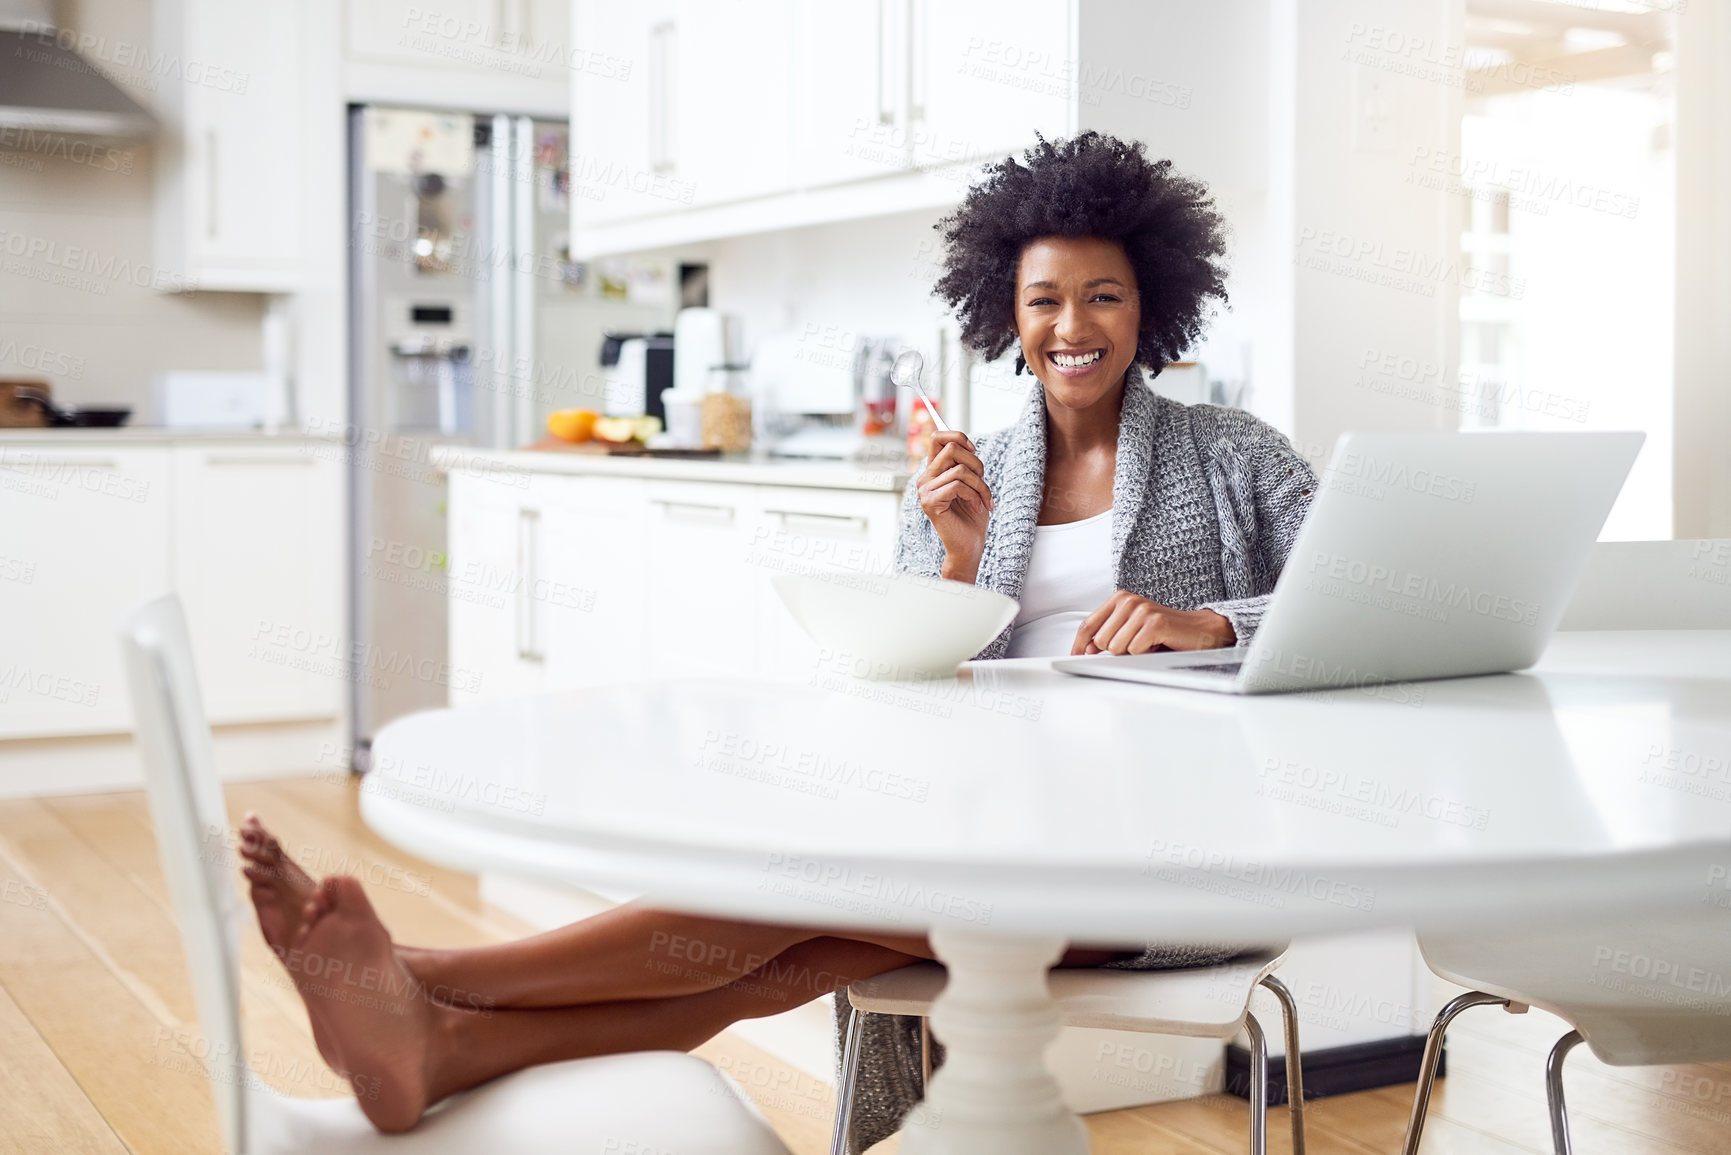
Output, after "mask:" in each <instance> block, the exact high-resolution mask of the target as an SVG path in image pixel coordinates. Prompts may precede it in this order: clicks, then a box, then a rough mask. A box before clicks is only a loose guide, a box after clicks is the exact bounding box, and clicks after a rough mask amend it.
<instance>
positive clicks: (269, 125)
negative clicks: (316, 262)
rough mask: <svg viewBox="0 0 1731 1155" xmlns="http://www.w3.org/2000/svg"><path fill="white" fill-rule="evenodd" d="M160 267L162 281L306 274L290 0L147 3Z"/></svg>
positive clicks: (260, 283)
mask: <svg viewBox="0 0 1731 1155" xmlns="http://www.w3.org/2000/svg"><path fill="white" fill-rule="evenodd" d="M152 8H153V18H154V30H155V44H154V46H153V48H154V52H155V53H156V55H157V56H158V57H160V58H161V59H162V60H164V61H172V62H174V65H175V69H174V74H173V75H172V76H167V77H164V78H163V79H164V83H162V84H161V85H160V86H158V87H157V89H156V93H157V100H156V105H155V108H156V111H157V113H158V115H159V116H161V117H162V119H163V121H164V131H163V132H162V134H161V135H160V136H159V137H158V145H157V150H156V155H155V169H156V198H155V233H156V238H155V239H156V262H155V263H156V269H155V270H153V272H152V275H153V283H155V284H156V286H157V287H159V288H163V289H169V290H190V289H228V290H239V291H250V292H284V291H290V290H293V289H295V288H296V287H297V286H298V285H299V284H300V283H301V280H302V271H303V260H304V255H303V254H304V252H305V238H304V227H303V220H302V209H301V204H302V196H301V189H300V182H301V180H302V179H303V176H304V173H305V171H306V159H307V156H308V150H307V146H306V140H305V133H306V129H307V123H306V117H307V102H306V100H304V99H303V94H302V88H303V73H304V72H305V71H306V68H305V65H306V55H307V53H308V52H309V51H311V46H310V45H309V44H308V42H307V33H306V22H305V21H304V20H303V19H302V18H301V16H300V14H299V13H298V11H297V8H296V6H295V5H292V4H261V5H251V4H225V3H220V2H219V0H155V3H154V4H153V5H152Z"/></svg>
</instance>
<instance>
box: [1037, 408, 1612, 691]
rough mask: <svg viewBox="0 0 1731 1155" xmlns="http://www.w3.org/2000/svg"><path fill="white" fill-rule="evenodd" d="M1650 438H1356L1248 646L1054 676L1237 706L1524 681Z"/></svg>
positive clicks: (1327, 483) (1340, 458)
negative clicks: (1261, 698) (1415, 685)
mask: <svg viewBox="0 0 1731 1155" xmlns="http://www.w3.org/2000/svg"><path fill="white" fill-rule="evenodd" d="M1645 437H1646V435H1645V434H1642V433H1498V432H1486V433H1346V434H1342V435H1341V438H1340V441H1339V442H1338V443H1337V444H1336V445H1335V447H1334V456H1333V457H1332V458H1331V459H1330V461H1329V465H1328V468H1327V470H1325V471H1324V473H1323V477H1322V479H1321V483H1320V485H1319V488H1318V492H1317V494H1316V498H1315V500H1314V501H1313V502H1312V504H1311V507H1310V513H1309V515H1308V516H1307V517H1306V518H1305V522H1304V526H1303V528H1302V529H1300V530H1299V533H1298V540H1297V541H1296V542H1295V543H1294V544H1293V547H1292V554H1291V556H1290V557H1288V558H1287V560H1286V567H1285V569H1283V570H1282V571H1281V574H1280V580H1279V581H1278V582H1277V583H1276V585H1275V587H1274V596H1273V598H1272V599H1271V600H1270V601H1269V605H1268V610H1267V613H1266V615H1265V616H1264V617H1263V619H1262V624H1261V626H1260V627H1259V628H1258V629H1257V631H1256V636H1255V637H1254V638H1253V639H1252V640H1251V642H1250V644H1249V645H1248V646H1240V647H1236V648H1233V649H1226V650H1194V651H1189V652H1177V653H1158V654H1138V655H1134V656H1130V657H1114V656H1110V655H1096V656H1094V657H1087V658H1065V659H1062V660H1059V661H1056V662H1053V663H1052V666H1053V668H1054V669H1057V670H1061V671H1063V672H1064V673H1066V674H1080V675H1082V676H1084V677H1090V678H1113V679H1118V680H1121V681H1128V682H1154V683H1158V684H1160V685H1168V686H1187V687H1192V688H1195V689H1200V690H1218V691H1222V692H1225V693H1231V694H1266V693H1277V692H1280V691H1285V690H1314V689H1322V688H1330V687H1351V686H1363V685H1372V684H1376V683H1382V682H1405V681H1412V680H1415V679H1420V678H1452V677H1461V676H1463V675H1468V674H1496V673H1502V672H1504V671H1508V670H1519V669H1524V668H1525V667H1527V666H1530V665H1532V664H1533V663H1534V662H1535V661H1537V660H1538V657H1539V654H1540V653H1541V652H1543V650H1544V648H1545V645H1546V643H1547V642H1548V641H1549V639H1550V636H1551V632H1552V631H1553V630H1554V629H1555V628H1556V625H1557V622H1558V621H1559V620H1560V619H1561V618H1562V616H1563V609H1564V607H1565V605H1566V603H1567V602H1568V599H1569V595H1570V593H1571V592H1572V591H1573V590H1574V587H1575V584H1576V582H1578V581H1579V580H1580V577H1581V573H1582V571H1583V570H1584V569H1585V567H1586V564H1587V556H1588V554H1589V552H1590V551H1591V550H1592V547H1593V542H1594V541H1595V540H1596V539H1597V538H1598V535H1599V530H1600V528H1601V527H1602V526H1603V525H1604V524H1605V518H1606V516H1607V515H1609V513H1610V512H1611V504H1612V502H1614V501H1615V500H1616V498H1617V494H1618V492H1619V491H1620V490H1621V489H1622V487H1623V480H1624V478H1626V477H1627V476H1628V474H1629V468H1630V467H1631V466H1632V465H1633V464H1634V462H1635V454H1636V453H1638V452H1639V451H1640V448H1641V442H1642V441H1643V440H1644V439H1645Z"/></svg>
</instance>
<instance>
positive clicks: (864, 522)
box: [764, 509, 871, 533]
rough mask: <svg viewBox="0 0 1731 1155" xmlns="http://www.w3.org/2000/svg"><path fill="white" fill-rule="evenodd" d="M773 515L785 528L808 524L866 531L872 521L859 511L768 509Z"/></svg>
mask: <svg viewBox="0 0 1731 1155" xmlns="http://www.w3.org/2000/svg"><path fill="white" fill-rule="evenodd" d="M764 512H765V513H767V514H769V516H771V517H779V518H781V524H782V526H783V527H784V528H787V529H792V528H794V527H795V526H799V525H806V526H810V527H811V528H813V529H851V530H855V531H857V532H859V533H865V532H866V530H867V529H868V528H869V527H870V525H871V522H870V521H869V520H868V519H867V518H865V517H864V516H863V515H861V514H857V513H805V512H802V511H799V510H794V509H766V510H764Z"/></svg>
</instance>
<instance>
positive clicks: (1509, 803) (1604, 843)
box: [361, 631, 1731, 1155]
mask: <svg viewBox="0 0 1731 1155" xmlns="http://www.w3.org/2000/svg"><path fill="white" fill-rule="evenodd" d="M361 811H362V814H363V816H364V817H365V819H366V821H367V822H368V824H369V825H371V826H372V827H373V828H374V829H375V830H376V831H378V832H379V833H380V834H381V835H383V836H384V837H386V838H388V839H390V840H391V841H393V842H395V843H397V844H398V845H400V846H402V847H404V848H405V849H407V850H409V851H411V852H413V853H416V854H419V855H421V856H423V857H425V858H428V859H431V860H433V861H436V862H440V863H442V864H445V865H449V866H453V867H457V868H461V869H466V870H471V871H480V870H501V871H509V872H511V873H515V874H519V875H531V876H540V877H545V878H549V879H557V880H561V881H566V882H571V883H577V884H587V885H590V886H615V887H624V888H629V889H631V890H634V891H638V892H641V893H643V894H644V895H645V896H646V898H647V899H648V900H649V901H651V902H655V903H658V904H660V905H664V906H666V907H669V908H672V909H681V910H688V911H694V912H701V913H706V914H712V915H725V916H735V917H741V918H749V919H754V920H760V921H769V922H781V923H798V924H807V925H815V926H825V927H837V928H843V927H867V926H869V927H876V928H893V929H897V930H900V931H903V932H907V933H919V932H922V931H924V932H929V933H930V934H931V936H932V943H933V946H934V948H935V950H936V953H937V954H938V955H939V957H940V958H941V959H942V960H943V961H944V962H945V963H946V965H947V966H948V967H949V969H950V983H949V986H948V988H947V989H946V991H945V993H944V995H943V997H942V998H941V999H940V1001H939V1004H938V1005H937V1006H936V1007H935V1008H934V1012H933V1023H934V1028H935V1030H936V1032H937V1034H938V1035H939V1036H940V1037H942V1038H944V1039H945V1041H946V1043H947V1044H948V1046H949V1059H948V1061H947V1062H946V1064H945V1066H944V1068H943V1070H942V1072H941V1073H940V1075H939V1077H938V1078H937V1079H935V1080H934V1082H933V1086H932V1090H931V1099H932V1103H931V1107H932V1111H931V1112H930V1114H931V1115H932V1116H934V1117H937V1118H941V1119H942V1120H943V1125H942V1127H941V1128H920V1129H918V1131H919V1134H917V1135H915V1134H910V1135H908V1136H907V1137H906V1138H905V1139H904V1143H905V1144H906V1149H907V1150H908V1151H909V1152H913V1153H918V1152H929V1151H945V1152H962V1151H985V1150H991V1151H993V1152H996V1153H1012V1155H1013V1153H1016V1152H1022V1151H1026V1152H1029V1153H1033V1152H1038V1153H1039V1155H1060V1153H1062V1152H1072V1151H1073V1152H1083V1151H1085V1150H1086V1140H1085V1138H1084V1136H1083V1134H1082V1130H1081V1127H1080V1125H1079V1124H1078V1123H1077V1122H1076V1120H1075V1119H1074V1118H1073V1117H1071V1116H1069V1115H1068V1114H1067V1112H1065V1110H1064V1108H1063V1107H1062V1105H1061V1103H1060V1102H1059V1100H1058V1094H1057V1087H1056V1084H1055V1083H1054V1082H1053V1081H1052V1080H1051V1078H1050V1077H1049V1075H1048V1074H1047V1073H1046V1072H1045V1070H1044V1067H1043V1065H1042V1060H1041V1052H1042V1050H1043V1048H1044V1045H1045V1043H1046V1042H1047V1041H1048V1040H1049V1039H1050V1037H1051V1034H1052V1032H1053V1031H1054V1030H1055V1029H1056V1027H1055V1023H1056V1018H1055V1014H1054V1012H1053V1008H1052V1006H1051V1004H1050V1001H1049V999H1044V998H1043V996H1042V995H1041V993H1040V992H1043V990H1044V983H1043V973H1044V970H1045V968H1047V967H1049V966H1050V965H1051V964H1052V963H1053V962H1054V961H1055V960H1056V959H1057V957H1058V956H1059V955H1060V954H1061V952H1062V950H1063V948H1064V945H1065V943H1067V942H1082V943H1097V944H1114V943H1125V944H1132V945H1133V944H1136V943H1139V942H1142V941H1144V940H1153V939H1162V940H1191V941H1211V942H1212V941H1240V942H1246V943H1257V942H1265V941H1270V940H1278V939H1284V938H1287V937H1289V936H1291V935H1294V934H1300V933H1315V932H1322V931H1339V930H1354V929H1366V928H1369V927H1373V926H1381V925H1390V924H1394V925H1412V926H1418V927H1422V928H1426V929H1438V930H1443V929H1466V928H1470V927H1484V928H1487V929H1494V927H1495V926H1497V925H1498V924H1504V925H1507V924H1512V923H1519V924H1522V925H1532V924H1533V923H1535V922H1536V921H1544V920H1557V921H1570V922H1575V923H1577V924H1578V923H1579V922H1580V921H1581V920H1585V919H1591V918H1594V917H1607V916H1611V915H1614V914H1618V913H1630V912H1635V911H1646V912H1659V911H1661V910H1666V911H1686V910H1691V909H1693V910H1699V909H1701V903H1702V899H1703V891H1704V885H1705V883H1706V880H1707V879H1708V878H1709V877H1710V874H1709V871H1710V869H1711V868H1712V867H1713V866H1714V865H1715V864H1717V865H1719V866H1721V867H1722V866H1723V864H1724V863H1725V861H1726V860H1727V853H1728V847H1731V632H1725V631H1717V632H1715V631H1673V632H1663V633H1660V632H1654V633H1619V634H1560V635H1558V636H1557V638H1556V639H1555V640H1554V642H1553V644H1552V646H1551V648H1550V649H1549V650H1548V651H1547V652H1546V655H1545V658H1544V660H1543V661H1542V662H1541V663H1540V664H1539V665H1538V666H1537V667H1535V669H1534V670H1533V671H1530V672H1528V673H1525V674H1515V675H1504V676H1499V677H1487V678H1465V679H1457V680H1453V681H1441V682H1426V683H1416V684H1410V685H1398V686H1387V687H1373V688H1366V689H1359V690H1342V691H1331V692H1326V693H1311V694H1290V695H1278V696H1265V697H1234V696H1228V695H1216V694H1209V693H1205V692H1198V691H1191V690H1180V689H1165V688H1159V687H1152V686H1143V685H1132V684H1122V683H1113V682H1106V681H1101V680H1097V679H1082V678H1070V677H1066V676H1063V675H1059V674H1054V673H1052V672H1051V671H1050V670H1049V669H1048V668H1047V664H1046V663H1045V662H1044V661H1028V662H993V663H981V664H978V665H974V666H968V667H964V668H963V670H962V672H961V674H960V675H959V676H958V677H957V678H955V679H950V680H944V681H935V682H926V683H874V682H857V681H850V680H848V679H846V678H845V677H843V676H841V674H839V673H836V674H833V675H832V674H828V673H824V672H821V671H820V672H819V673H818V674H816V675H814V677H813V678H812V679H811V681H810V682H808V683H802V684H795V683H785V682H758V681H750V680H741V681H733V682H721V681H693V682H651V683H644V684H635V685H620V686H606V687H597V688H592V689H584V690H574V691H569V692H566V693H563V694H556V695H549V696H544V697H537V698H528V699H516V700H508V701H498V702H493V703H488V704H483V705H477V706H469V707H464V708H462V709H456V710H441V711H433V712H430V713H423V714H417V715H413V716H411V717H408V718H404V719H401V720H398V721H396V722H393V723H391V724H390V725H389V726H387V727H385V729H384V730H383V731H382V732H381V733H380V734H379V735H378V737H377V739H376V741H375V742H374V745H373V752H372V770H371V772H370V773H369V775H368V777H367V778H366V779H365V780H364V785H363V787H362V799H361Z"/></svg>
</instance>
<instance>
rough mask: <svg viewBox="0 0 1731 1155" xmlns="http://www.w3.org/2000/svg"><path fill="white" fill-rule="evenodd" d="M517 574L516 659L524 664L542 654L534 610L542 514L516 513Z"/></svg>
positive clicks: (538, 614)
mask: <svg viewBox="0 0 1731 1155" xmlns="http://www.w3.org/2000/svg"><path fill="white" fill-rule="evenodd" d="M517 573H518V574H519V575H521V577H522V579H523V581H522V584H521V585H519V586H518V587H517V599H516V600H517V605H516V619H517V622H516V624H517V657H518V658H519V659H521V660H522V661H525V662H539V661H541V660H542V658H543V657H544V655H543V654H542V652H541V614H540V612H539V611H538V610H537V609H536V607H535V597H534V593H535V588H536V586H537V585H538V584H539V582H540V577H541V511H540V510H538V509H519V510H518V511H517Z"/></svg>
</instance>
